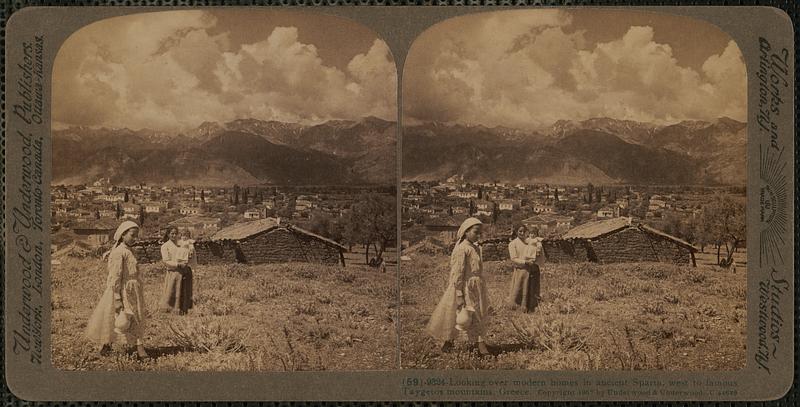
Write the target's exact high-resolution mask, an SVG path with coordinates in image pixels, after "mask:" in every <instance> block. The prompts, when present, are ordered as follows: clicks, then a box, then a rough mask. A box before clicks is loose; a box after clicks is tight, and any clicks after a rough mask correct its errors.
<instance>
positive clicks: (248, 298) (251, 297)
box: [242, 288, 261, 303]
mask: <svg viewBox="0 0 800 407" xmlns="http://www.w3.org/2000/svg"><path fill="white" fill-rule="evenodd" d="M242 298H243V299H244V302H246V303H251V302H258V301H259V300H260V299H261V292H260V291H259V290H257V289H254V288H251V289H249V290H247V291H245V293H244V295H242Z"/></svg>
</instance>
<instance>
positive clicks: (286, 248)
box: [239, 228, 340, 264]
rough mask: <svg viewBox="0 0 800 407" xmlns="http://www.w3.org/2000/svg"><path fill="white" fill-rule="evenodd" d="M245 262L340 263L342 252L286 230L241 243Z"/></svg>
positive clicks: (253, 237) (275, 230) (279, 230)
mask: <svg viewBox="0 0 800 407" xmlns="http://www.w3.org/2000/svg"><path fill="white" fill-rule="evenodd" d="M239 249H240V250H241V254H242V257H243V260H244V262H246V263H251V264H261V263H287V262H312V263H323V264H337V263H339V262H340V249H339V248H337V247H334V246H331V245H329V244H326V243H325V242H323V241H321V240H319V239H316V238H314V237H312V236H308V235H306V234H303V233H299V232H294V231H292V230H290V229H287V228H278V229H274V230H272V231H270V232H267V233H262V234H260V235H256V236H252V237H250V238H248V239H246V240H243V241H241V242H239Z"/></svg>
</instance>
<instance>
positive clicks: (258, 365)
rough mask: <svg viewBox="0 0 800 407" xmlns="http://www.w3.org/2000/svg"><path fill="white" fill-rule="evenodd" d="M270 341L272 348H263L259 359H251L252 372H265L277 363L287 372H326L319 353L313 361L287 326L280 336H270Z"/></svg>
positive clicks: (282, 329) (259, 353) (283, 328)
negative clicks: (267, 367) (293, 338)
mask: <svg viewBox="0 0 800 407" xmlns="http://www.w3.org/2000/svg"><path fill="white" fill-rule="evenodd" d="M269 341H270V345H271V346H267V347H264V348H261V349H260V350H259V352H258V358H254V357H251V361H250V364H251V366H252V368H251V370H264V367H265V366H269V365H272V364H273V363H275V362H276V361H277V363H278V364H279V367H280V368H281V369H282V370H283V371H287V372H289V371H299V370H325V364H324V363H323V361H322V359H321V356H319V353H317V360H315V361H312V360H311V358H309V357H308V355H307V354H306V353H305V352H303V351H301V350H300V349H299V348H298V346H297V344H296V343H295V342H294V341H293V340H292V337H291V335H290V334H289V329H288V328H287V327H286V326H283V327H282V328H281V330H280V334H277V335H273V334H269Z"/></svg>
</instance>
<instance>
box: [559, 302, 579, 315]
mask: <svg viewBox="0 0 800 407" xmlns="http://www.w3.org/2000/svg"><path fill="white" fill-rule="evenodd" d="M558 312H559V314H574V313H576V312H578V308H577V307H575V305H573V304H572V303H571V302H568V301H567V302H564V303H563V304H559V305H558Z"/></svg>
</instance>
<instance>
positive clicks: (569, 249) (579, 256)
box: [542, 239, 594, 263]
mask: <svg viewBox="0 0 800 407" xmlns="http://www.w3.org/2000/svg"><path fill="white" fill-rule="evenodd" d="M542 248H543V249H544V255H545V259H546V260H547V262H549V263H579V262H585V261H593V259H594V255H593V252H592V248H591V245H590V244H589V242H587V241H584V240H563V239H545V240H544V241H542Z"/></svg>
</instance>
